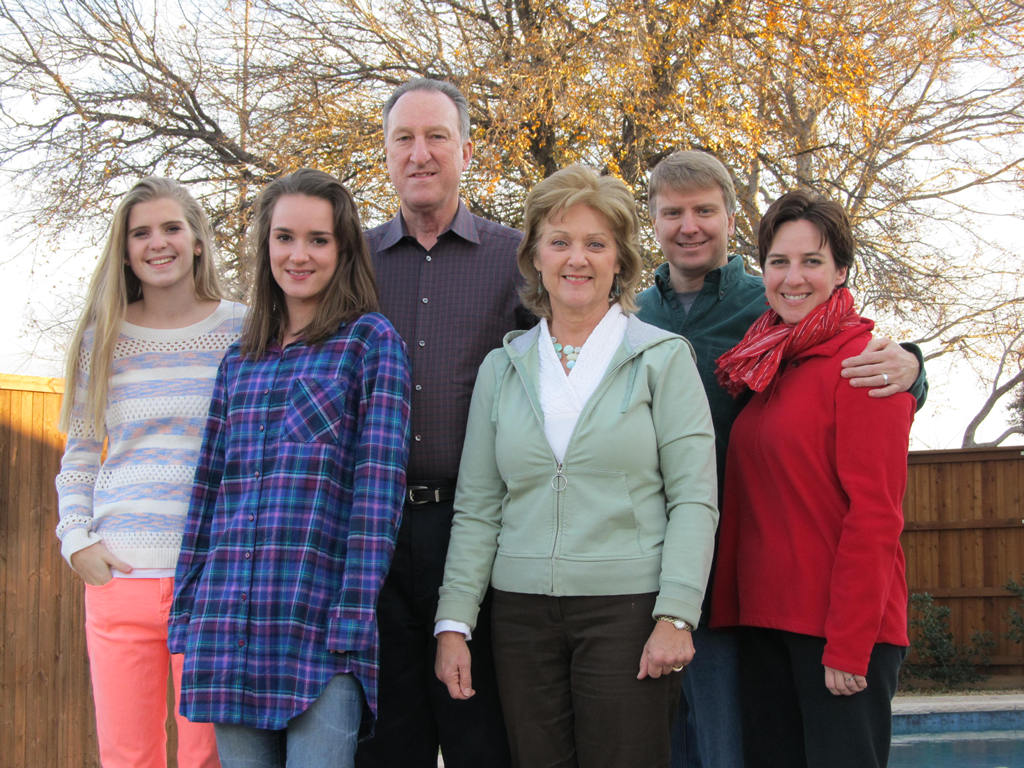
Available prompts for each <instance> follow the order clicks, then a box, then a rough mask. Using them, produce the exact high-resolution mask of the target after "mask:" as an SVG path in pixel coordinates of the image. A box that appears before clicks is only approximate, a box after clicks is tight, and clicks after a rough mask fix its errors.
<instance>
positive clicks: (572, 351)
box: [551, 336, 581, 370]
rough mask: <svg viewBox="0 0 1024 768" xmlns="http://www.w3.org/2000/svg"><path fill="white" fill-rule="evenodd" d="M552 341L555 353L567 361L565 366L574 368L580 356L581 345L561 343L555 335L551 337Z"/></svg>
mask: <svg viewBox="0 0 1024 768" xmlns="http://www.w3.org/2000/svg"><path fill="white" fill-rule="evenodd" d="M551 343H552V344H553V345H554V347H555V354H557V355H558V357H559V358H561V360H562V361H563V362H564V363H565V367H566V368H568V369H569V370H572V369H573V367H575V365H576V360H577V359H578V358H579V356H580V349H581V347H574V346H573V345H572V344H559V343H558V339H556V338H555V337H554V336H552V337H551Z"/></svg>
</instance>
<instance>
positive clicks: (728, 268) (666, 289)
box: [654, 254, 746, 298]
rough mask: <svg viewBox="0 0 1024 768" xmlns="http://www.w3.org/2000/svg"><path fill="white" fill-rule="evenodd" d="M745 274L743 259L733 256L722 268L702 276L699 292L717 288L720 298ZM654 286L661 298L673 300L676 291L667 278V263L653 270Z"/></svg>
mask: <svg viewBox="0 0 1024 768" xmlns="http://www.w3.org/2000/svg"><path fill="white" fill-rule="evenodd" d="M745 273H746V268H745V267H744V265H743V257H742V256H739V255H737V254H733V255H732V256H730V257H729V260H728V261H727V262H726V263H725V265H724V266H721V267H716V268H715V269H712V270H711V271H710V272H708V273H707V274H706V275H704V286H703V287H701V291H703V290H704V288H706V287H708V286H712V285H713V286H717V289H718V296H719V298H721V297H722V294H724V293H726V292H727V291H728V290H729V289H730V288H732V287H733V285H735V284H736V283H737V282H739V280H740V279H741V277H742V276H743V275H744V274H745ZM654 284H655V285H657V286H658V291H659V292H660V293H661V295H662V296H664V297H665V298H669V297H672V298H675V293H676V291H675V288H673V287H672V278H671V277H670V276H669V268H668V262H667V261H666V262H664V263H663V264H661V265H660V266H659V267H658V268H657V269H656V270H654Z"/></svg>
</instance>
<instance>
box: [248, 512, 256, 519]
mask: <svg viewBox="0 0 1024 768" xmlns="http://www.w3.org/2000/svg"><path fill="white" fill-rule="evenodd" d="M255 519H256V515H254V514H253V513H252V512H250V513H249V520H250V521H252V520H255Z"/></svg>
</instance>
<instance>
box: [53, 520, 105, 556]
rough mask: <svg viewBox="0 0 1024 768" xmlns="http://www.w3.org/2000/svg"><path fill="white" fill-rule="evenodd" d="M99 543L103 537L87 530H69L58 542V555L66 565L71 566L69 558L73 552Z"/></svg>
mask: <svg viewBox="0 0 1024 768" xmlns="http://www.w3.org/2000/svg"><path fill="white" fill-rule="evenodd" d="M101 541H103V537H102V536H100V535H99V534H98V533H94V532H92V531H90V530H89V529H88V528H71V529H69V530H68V531H66V532H65V533H64V538H62V539H61V541H60V553H61V555H62V556H63V557H64V559H65V560H67V561H68V565H71V556H72V555H73V554H75V552H78V551H79V550H82V549H85V548H86V547H91V546H92V545H93V544H96V543H98V542H101Z"/></svg>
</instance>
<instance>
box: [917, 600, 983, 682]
mask: <svg viewBox="0 0 1024 768" xmlns="http://www.w3.org/2000/svg"><path fill="white" fill-rule="evenodd" d="M910 644H911V647H912V648H913V650H914V654H915V661H914V663H913V664H905V665H904V668H903V670H904V673H905V674H907V675H909V676H911V677H915V678H919V679H924V680H931V681H933V682H936V683H938V684H940V685H942V686H944V687H947V688H949V687H954V686H957V685H961V684H963V683H974V682H977V681H979V680H983V679H985V678H986V677H988V674H987V673H985V672H982V671H981V668H984V667H987V666H988V664H989V657H990V655H991V653H992V649H993V648H995V641H994V640H993V639H992V635H991V634H990V633H988V632H975V633H974V634H973V635H972V636H971V641H970V642H969V643H968V644H966V645H960V644H958V643H957V642H956V641H955V640H954V639H953V633H952V632H951V631H950V629H949V608H947V607H946V606H944V605H936V604H935V601H934V600H933V599H932V596H931V595H929V594H928V593H927V592H925V593H922V594H913V595H911V596H910Z"/></svg>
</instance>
